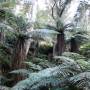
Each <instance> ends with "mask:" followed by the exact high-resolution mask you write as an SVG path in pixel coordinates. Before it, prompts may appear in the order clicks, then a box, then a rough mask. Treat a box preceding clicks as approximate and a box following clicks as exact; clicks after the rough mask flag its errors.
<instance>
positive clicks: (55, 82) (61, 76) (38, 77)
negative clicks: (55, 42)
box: [12, 63, 80, 90]
mask: <svg viewBox="0 0 90 90" xmlns="http://www.w3.org/2000/svg"><path fill="white" fill-rule="evenodd" d="M72 66H73V67H72ZM78 68H79V67H77V65H76V64H73V63H69V65H66V64H62V65H60V66H56V67H53V68H47V69H45V70H42V71H39V72H38V73H32V74H30V75H29V78H28V79H26V80H23V81H21V82H19V83H18V84H17V85H16V86H14V87H13V88H12V90H18V89H19V90H24V89H26V90H37V89H38V88H39V87H40V86H49V85H51V86H59V85H60V86H63V84H65V82H66V81H67V79H68V78H70V77H71V76H73V75H76V74H78V73H79V72H80V71H79V72H78ZM64 81H65V82H64ZM64 86H65V85H64Z"/></svg>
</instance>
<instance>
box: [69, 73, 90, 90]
mask: <svg viewBox="0 0 90 90" xmlns="http://www.w3.org/2000/svg"><path fill="white" fill-rule="evenodd" d="M70 82H71V84H72V85H74V86H76V87H78V88H84V87H88V88H89V89H90V72H83V73H80V74H78V75H75V76H73V77H71V78H70Z"/></svg>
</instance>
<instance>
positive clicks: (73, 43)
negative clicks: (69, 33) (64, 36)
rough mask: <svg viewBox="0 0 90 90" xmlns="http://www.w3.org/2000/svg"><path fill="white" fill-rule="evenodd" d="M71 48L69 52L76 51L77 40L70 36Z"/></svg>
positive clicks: (77, 48) (77, 49) (77, 47)
mask: <svg viewBox="0 0 90 90" xmlns="http://www.w3.org/2000/svg"><path fill="white" fill-rule="evenodd" d="M70 44H71V49H70V51H71V52H76V53H77V52H78V51H79V46H78V43H77V41H76V40H75V38H71V43H70Z"/></svg>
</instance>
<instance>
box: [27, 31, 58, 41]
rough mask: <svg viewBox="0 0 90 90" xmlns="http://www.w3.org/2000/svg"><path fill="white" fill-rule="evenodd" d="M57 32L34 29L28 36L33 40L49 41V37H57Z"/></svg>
mask: <svg viewBox="0 0 90 90" xmlns="http://www.w3.org/2000/svg"><path fill="white" fill-rule="evenodd" d="M57 34H58V32H57V31H54V30H49V29H36V30H33V31H30V32H29V33H28V36H30V37H31V38H33V39H35V40H37V39H38V40H45V41H47V40H49V41H50V39H51V37H55V35H57Z"/></svg>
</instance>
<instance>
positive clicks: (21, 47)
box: [12, 39, 30, 85]
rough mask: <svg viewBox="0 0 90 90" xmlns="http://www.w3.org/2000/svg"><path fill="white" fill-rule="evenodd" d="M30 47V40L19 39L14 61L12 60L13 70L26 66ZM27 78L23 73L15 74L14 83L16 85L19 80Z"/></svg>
mask: <svg viewBox="0 0 90 90" xmlns="http://www.w3.org/2000/svg"><path fill="white" fill-rule="evenodd" d="M29 47H30V40H28V39H27V40H21V39H18V40H17V43H16V46H15V50H14V55H13V61H12V70H18V69H24V68H26V65H25V63H24V62H25V59H26V58H27V54H28V51H29ZM23 79H25V77H23V76H21V75H15V76H14V80H13V85H15V84H16V83H17V82H18V81H20V80H23Z"/></svg>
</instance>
